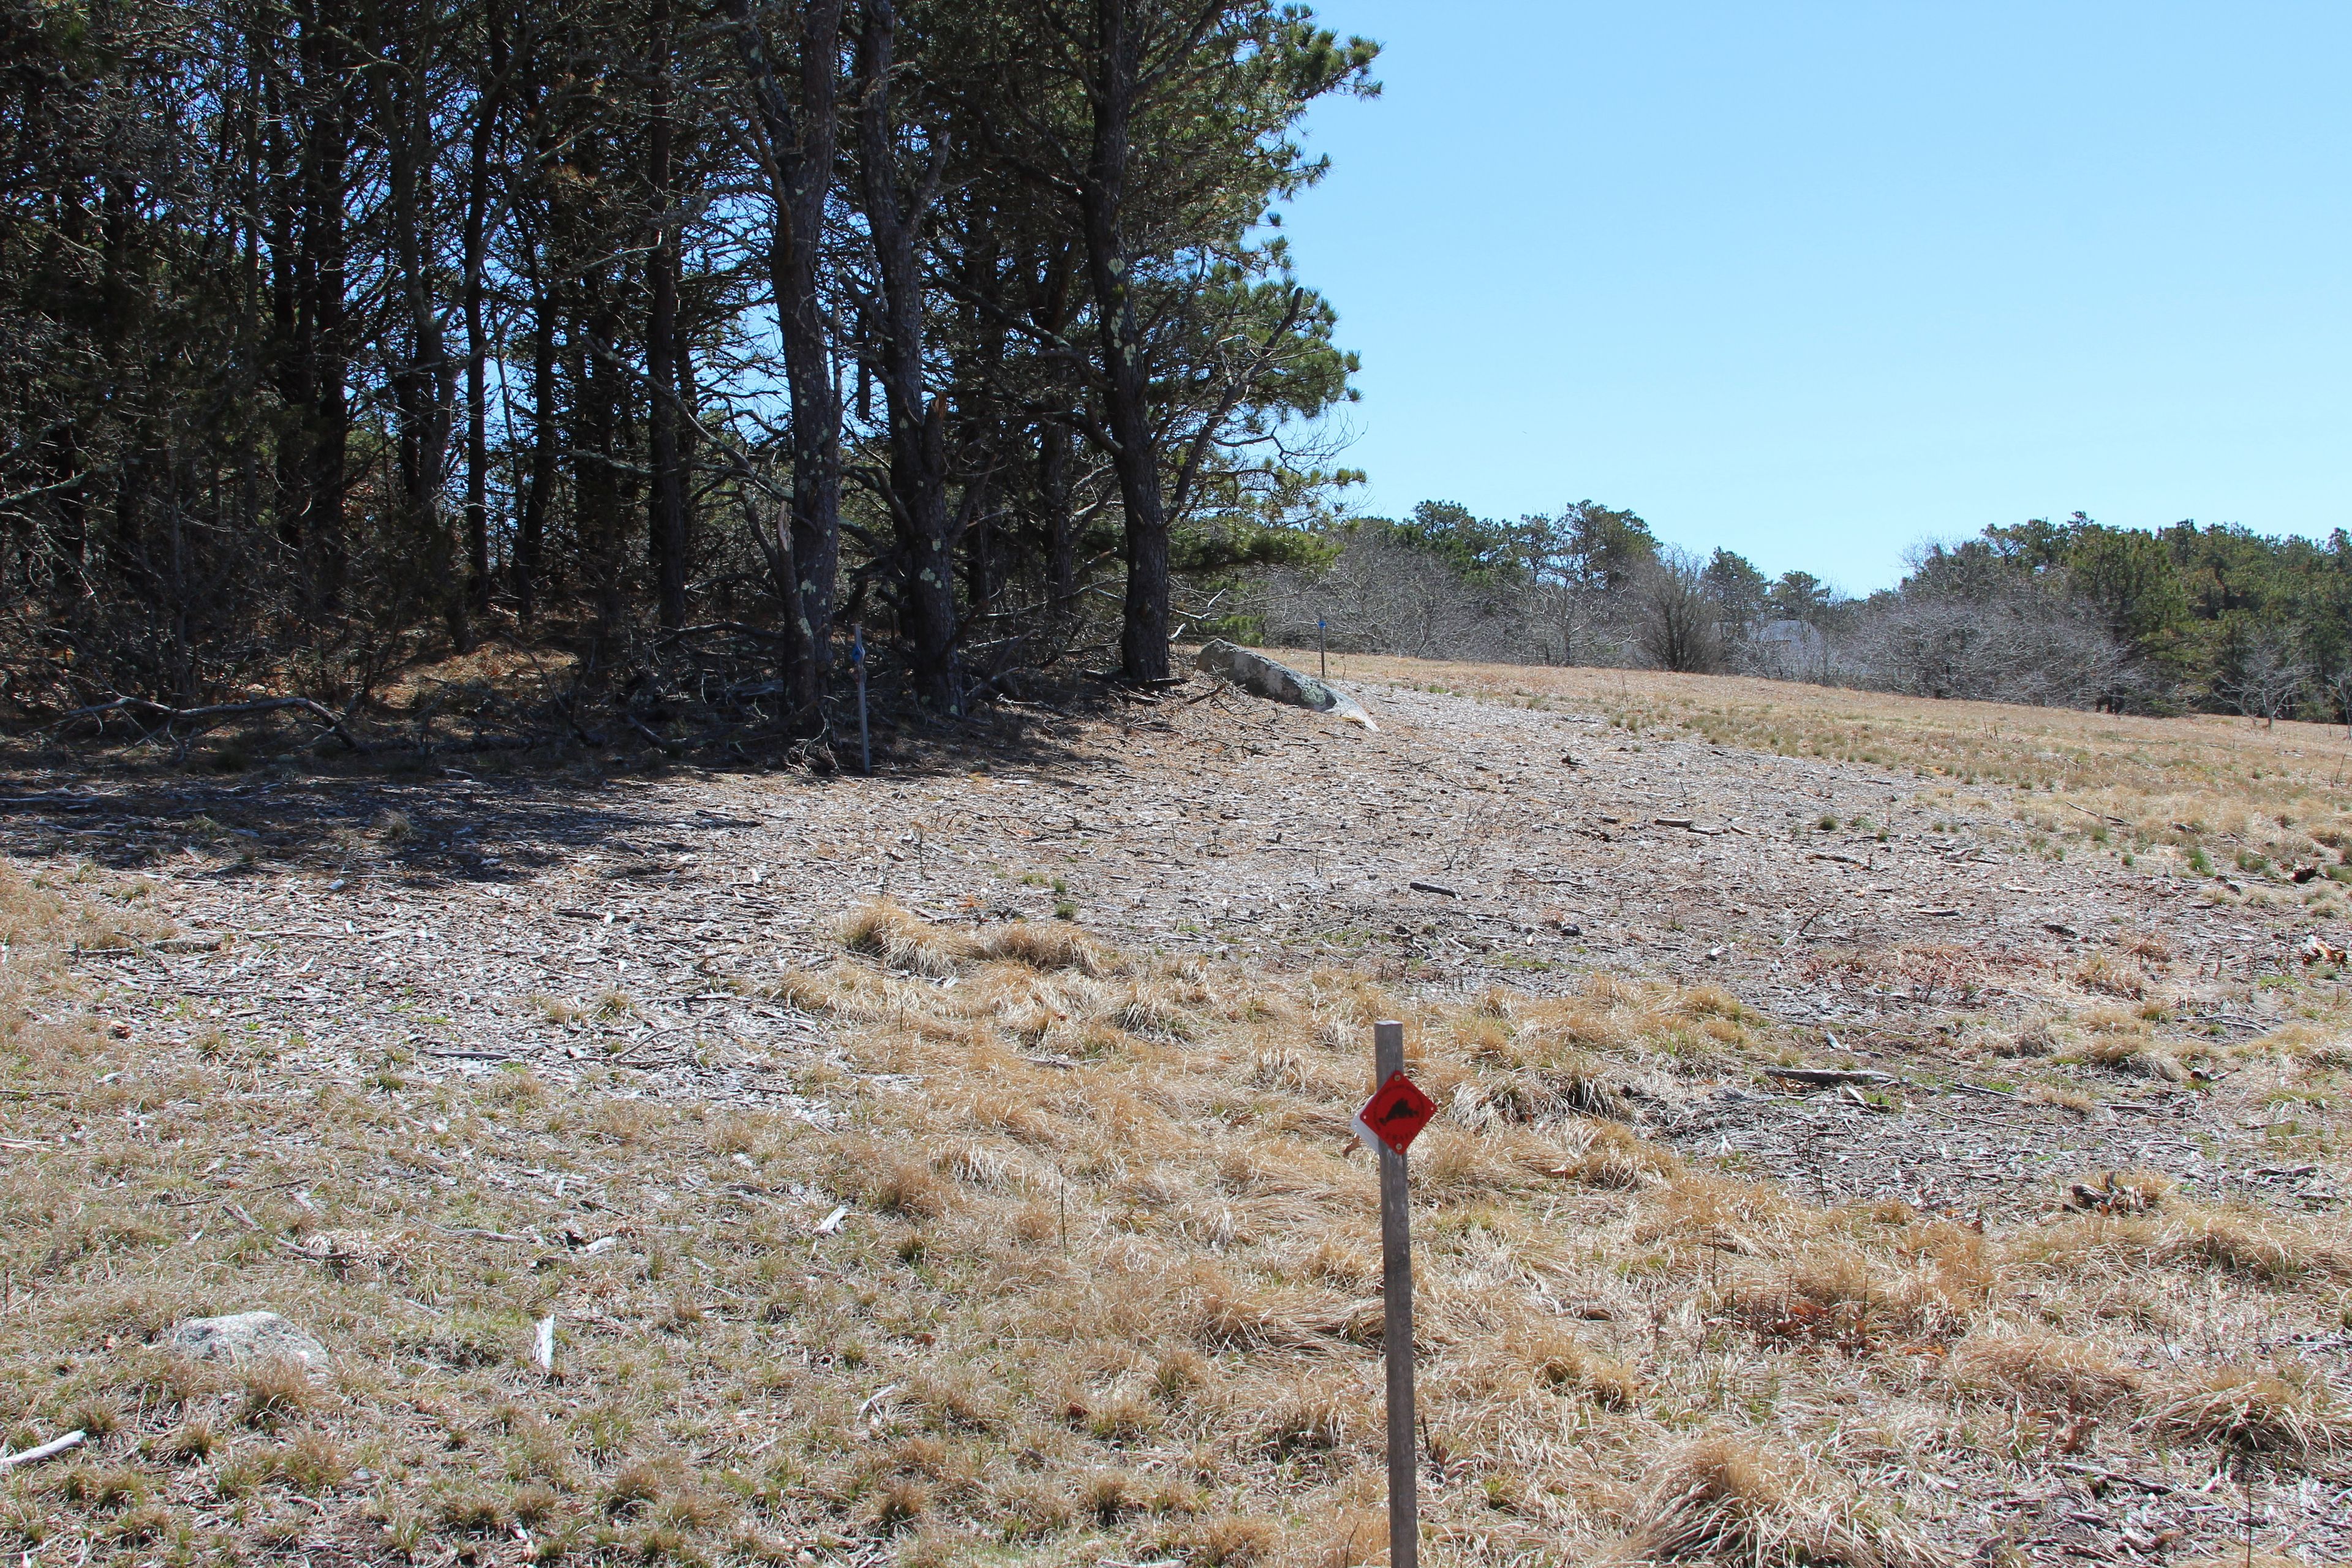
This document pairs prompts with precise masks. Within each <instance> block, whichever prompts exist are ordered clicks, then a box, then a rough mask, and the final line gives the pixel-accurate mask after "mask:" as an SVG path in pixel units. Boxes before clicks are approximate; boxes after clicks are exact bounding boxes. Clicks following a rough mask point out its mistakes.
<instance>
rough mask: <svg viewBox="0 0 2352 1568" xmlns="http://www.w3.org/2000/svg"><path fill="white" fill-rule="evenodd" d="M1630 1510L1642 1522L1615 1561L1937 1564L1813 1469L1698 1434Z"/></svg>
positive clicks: (1866, 1566) (1870, 1566)
mask: <svg viewBox="0 0 2352 1568" xmlns="http://www.w3.org/2000/svg"><path fill="white" fill-rule="evenodd" d="M1637 1512H1638V1516H1639V1517H1641V1518H1642V1519H1643V1521H1644V1522H1643V1525H1642V1526H1641V1527H1640V1528H1639V1529H1638V1530H1636V1531H1633V1533H1632V1534H1631V1535H1630V1536H1628V1537H1627V1538H1626V1539H1625V1541H1624V1542H1622V1545H1621V1547H1620V1548H1619V1551H1618V1552H1616V1553H1614V1554H1613V1560H1615V1561H1618V1562H1640V1563H1693V1562H1698V1563H1740V1564H1747V1565H1750V1568H1795V1565H1797V1564H1812V1563H1843V1564H1845V1565H1847V1568H1885V1565H1888V1564H1894V1563H1932V1562H1935V1561H1936V1560H1937V1558H1936V1555H1935V1554H1934V1553H1933V1552H1929V1551H1927V1549H1926V1547H1925V1543H1923V1542H1919V1541H1917V1540H1916V1538H1914V1537H1913V1536H1912V1535H1911V1533H1910V1532H1909V1531H1906V1530H1904V1529H1903V1528H1901V1527H1900V1526H1898V1525H1895V1524H1894V1523H1892V1522H1891V1521H1885V1520H1884V1519H1882V1518H1878V1517H1874V1516H1872V1515H1871V1514H1869V1513H1867V1512H1865V1511H1864V1510H1861V1509H1859V1508H1857V1507H1856V1506H1855V1500H1853V1498H1852V1497H1851V1496H1850V1495H1841V1493H1840V1491H1839V1489H1836V1488H1835V1487H1834V1486H1833V1485H1832V1483H1831V1482H1830V1481H1829V1479H1828V1478H1827V1477H1825V1476H1824V1475H1823V1474H1822V1472H1821V1470H1820V1468H1819V1467H1817V1466H1815V1465H1811V1464H1808V1463H1806V1462H1805V1461H1803V1460H1802V1459H1801V1458H1796V1457H1794V1456H1792V1455H1790V1454H1787V1453H1782V1452H1776V1451H1774V1450H1773V1449H1770V1448H1768V1447H1764V1446H1762V1445H1760V1444H1758V1443H1755V1442H1752V1441H1748V1440H1744V1439H1742V1438H1739V1437H1736V1436H1707V1437H1702V1438H1700V1439H1699V1440H1697V1441H1696V1442H1694V1443H1692V1444H1690V1445H1689V1446H1687V1447H1685V1448H1683V1449H1682V1450H1681V1451H1680V1452H1678V1453H1676V1454H1675V1455H1674V1456H1673V1457H1672V1458H1669V1459H1667V1460H1666V1461H1665V1462H1664V1463H1663V1464H1661V1465H1660V1466H1659V1467H1658V1468H1657V1469H1656V1470H1655V1471H1654V1472H1653V1474H1652V1475H1651V1476H1650V1478H1649V1479H1648V1481H1647V1483H1646V1485H1645V1487H1644V1489H1643V1497H1642V1501H1641V1504H1640V1506H1639V1509H1638V1510H1637Z"/></svg>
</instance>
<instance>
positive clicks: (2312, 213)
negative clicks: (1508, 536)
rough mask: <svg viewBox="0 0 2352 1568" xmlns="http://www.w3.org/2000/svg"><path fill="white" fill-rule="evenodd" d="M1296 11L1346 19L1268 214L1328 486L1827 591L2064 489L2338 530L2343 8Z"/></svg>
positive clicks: (1331, 1) (1370, 506) (2068, 5)
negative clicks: (1294, 285) (1586, 511)
mask: <svg viewBox="0 0 2352 1568" xmlns="http://www.w3.org/2000/svg"><path fill="white" fill-rule="evenodd" d="M1317 9H1318V13H1319V14H1320V16H1321V18H1322V20H1323V22H1324V23H1325V25H1327V26H1332V27H1335V28H1337V29H1338V30H1339V32H1340V33H1342V34H1343V35H1344V34H1349V33H1357V34H1361V35H1363V36H1365V37H1371V38H1374V39H1377V40H1379V41H1380V42H1381V44H1382V45H1383V46H1384V47H1383V51H1382V56H1381V64H1380V68H1379V75H1380V77H1381V80H1382V81H1383V82H1384V84H1385V88H1386V90H1385V92H1384V93H1383V95H1382V96H1381V98H1379V99H1377V100H1372V101H1370V102H1363V103H1359V102H1340V103H1334V104H1330V105H1328V106H1323V107H1319V108H1318V110H1316V111H1315V113H1314V116H1313V118H1312V120H1311V121H1310V122H1309V126H1308V132H1309V134H1308V138H1307V145H1308V147H1309V149H1310V151H1313V152H1318V153H1329V154H1330V155H1331V158H1332V160H1333V164H1334V167H1333V170H1332V173H1331V174H1330V176H1329V177H1328V180H1326V181H1325V183H1324V184H1322V185H1321V186H1320V187H1319V188H1318V189H1316V190H1314V191H1312V192H1310V193H1308V194H1307V195H1305V196H1304V197H1303V198H1301V199H1300V200H1299V202H1298V203H1297V205H1296V206H1295V207H1294V208H1293V210H1292V211H1291V212H1290V214H1289V216H1287V217H1286V220H1285V227H1286V229H1287V230H1288V232H1289V234H1290V236H1291V238H1292V242H1293V246H1294V248H1295V254H1296V258H1297V267H1298V270H1299V274H1300V276H1301V278H1302V279H1303V280H1305V281H1307V282H1308V283H1310V284H1313V285H1314V286H1316V287H1318V288H1319V289H1323V290H1324V291H1325V292H1326V293H1328V295H1329V296H1330V297H1331V299H1332V300H1333V302H1334V303H1335V304H1336V305H1337V307H1338V309H1339V318H1340V319H1339V327H1340V332H1339V335H1340V339H1341V341H1342V342H1344V343H1345V344H1347V345H1348V346H1349V347H1351V348H1354V349H1357V350H1359V351H1360V352H1361V353H1362V354H1363V357H1364V370H1363V374H1362V377H1361V380H1360V383H1359V384H1360V386H1361V388H1362V391H1363V401H1362V402H1361V403H1360V405H1356V406H1355V407H1354V408H1353V409H1351V410H1349V413H1348V415H1347V416H1346V417H1347V418H1348V420H1349V423H1350V425H1351V426H1352V427H1353V428H1354V430H1355V432H1356V440H1355V443H1354V445H1353V446H1352V447H1350V448H1349V451H1348V452H1347V454H1346V456H1345V458H1344V459H1343V460H1344V461H1346V462H1348V463H1349V465H1351V466H1355V467H1360V468H1368V469H1370V473H1371V483H1370V487H1369V489H1368V491H1359V492H1358V497H1359V501H1360V504H1361V505H1362V506H1363V507H1364V508H1365V509H1366V510H1373V511H1379V512H1384V513H1389V514H1396V513H1401V512H1402V511H1403V510H1407V509H1409V508H1410V507H1411V506H1412V504H1413V502H1415V501H1417V500H1423V499H1424V498H1441V499H1445V500H1459V501H1462V502H1464V503H1465V504H1466V505H1468V506H1469V507H1471V508H1472V509H1473V510H1476V511H1478V512H1480V513H1482V514H1485V515H1489V516H1496V515H1500V516H1511V517H1516V516H1517V515H1518V514H1520V513H1522V512H1528V511H1549V510H1553V509H1555V508H1557V507H1559V505H1561V504H1562V503H1563V502H1566V501H1570V500H1580V499H1582V498H1585V497H1588V496H1589V497H1591V498H1593V499H1595V500H1602V501H1606V502H1609V503H1610V504H1612V505H1616V506H1630V507H1632V508H1633V509H1634V510H1637V511H1640V512H1641V513H1642V514H1643V516H1644V517H1646V518H1648V519H1649V520H1650V521H1651V523H1652V525H1653V526H1654V528H1655V529H1656V531H1658V533H1659V534H1660V535H1661V536H1662V537H1664V538H1666V539H1668V540H1672V541H1674V542H1678V543H1682V544H1686V545H1689V546H1692V547H1694V548H1699V547H1707V546H1712V545H1716V544H1725V545H1728V546H1730V547H1731V548H1733V549H1736V550H1738V551H1741V552H1744V553H1746V554H1747V555H1748V556H1749V557H1750V558H1751V559H1752V560H1754V561H1755V562H1756V563H1757V564H1758V565H1759V566H1761V567H1763V568H1765V569H1766V570H1767V571H1768V572H1771V573H1775V574H1777V573H1779V572H1780V571H1782V570H1784V569H1786V568H1789V567H1792V566H1802V567H1805V568H1807V569H1809V570H1811V571H1813V572H1815V573H1817V574H1820V575H1822V576H1824V577H1827V578H1829V579H1831V580H1832V581H1834V582H1837V583H1839V584H1841V585H1843V586H1844V587H1845V588H1847V589H1849V590H1851V591H1857V592H1866V591H1868V590H1869V589H1872V588H1874V587H1879V586H1883V585H1885V584H1888V583H1891V582H1892V581H1894V580H1895V577H1896V576H1897V575H1898V574H1900V572H1901V569H1902V568H1901V562H1902V555H1903V552H1904V550H1905V548H1906V546H1907V545H1909V544H1910V543H1911V542H1914V541H1916V540H1919V539H1922V538H1926V537H1931V536H1932V537H1937V538H1951V537H1957V536H1960V535H1965V534H1969V533H1973V532H1975V531H1977V530H1979V528H1982V527H1983V526H1984V525H1986V524H1988V523H1995V522H2014V521H2022V520H2023V519H2025V518H2028V517H2035V516H2062V517H2063V515H2065V514H2066V513H2068V512H2070V511H2074V510H2077V509H2080V510H2084V511H2087V512H2089V513H2091V514H2092V515H2093V516H2094V517H2095V518H2097V519H2099V520H2100V521H2103V522H2110V523H2116V524H2119V525H2126V526H2137V527H2147V526H2156V525H2161V524H2164V523H2168V522H2171V521H2177V520H2179V519H2180V518H2186V517H2193V518H2195V519H2197V520H2198V521H2200V522H2208V523H2210V522H2239V523H2243V524H2245V525H2247V526H2249V527H2251V528H2254V529H2257V530H2259V531H2263V532H2266V533H2284V532H2299V533H2309V534H2315V535H2323V536H2324V535H2325V534H2326V531H2328V530H2329V529H2331V528H2335V527H2336V526H2338V525H2343V526H2347V527H2352V86H2347V82H2352V4H2347V3H2345V0H2331V3H2326V4H2310V5H2260V4H2231V5H2221V4H2211V3H2208V4H2202V5H2182V4H2149V3H2144V0H2143V3H2137V4H2129V5H2126V4H2107V3H2101V4H2090V3H2078V0H2037V3H2033V4H2012V3H2010V0H1936V3H1929V0H1882V3H1878V4H1864V3H1860V0H1856V3H1853V4H1811V5H1808V4H1780V3H1774V0H1745V3H1725V4H1683V3H1675V0H1620V3H1615V4H1609V5H1600V4H1566V5H1546V4H1541V3H1517V0H1508V3H1507V0H1459V3H1457V4H1454V5H1428V4H1410V5H1409V4H1404V3H1402V0H1322V3H1321V4H1318V6H1317Z"/></svg>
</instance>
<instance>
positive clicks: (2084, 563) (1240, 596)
mask: <svg viewBox="0 0 2352 1568" xmlns="http://www.w3.org/2000/svg"><path fill="white" fill-rule="evenodd" d="M1316 543H1317V546H1318V552H1317V554H1316V556H1315V558H1314V559H1313V560H1311V561H1307V562H1305V563H1297V564H1292V565H1286V566H1281V567H1276V568H1273V569H1270V570H1268V571H1265V572H1262V573H1259V574H1255V575H1254V576H1252V577H1251V578H1249V579H1248V580H1247V581H1246V582H1245V583H1244V584H1240V585H1239V588H1238V591H1237V592H1236V594H1235V595H1234V598H1233V599H1232V600H1231V601H1230V602H1231V604H1232V605H1234V606H1235V608H1234V614H1233V616H1232V618H1231V620H1230V622H1229V623H1228V625H1229V626H1230V627H1231V628H1232V629H1234V630H1236V631H1239V632H1241V633H1243V634H1244V635H1254V636H1257V637H1264V638H1265V639H1266V640H1268V641H1272V642H1278V643H1288V644H1293V645H1297V644H1300V643H1310V644H1311V643H1312V642H1313V640H1314V639H1315V637H1316V636H1317V632H1318V628H1317V622H1318V619H1319V620H1321V621H1323V622H1324V623H1326V626H1327V629H1326V630H1325V631H1324V633H1323V635H1324V636H1326V637H1328V641H1329V646H1331V647H1336V648H1341V649H1357V650H1361V651H1365V652H1388V653H1402V654H1411V655H1418V656H1425V657H1444V658H1482V659H1500V660H1510V661H1519V662H1528V663H1549V664H1601V665H1608V664H1639V665H1646V666H1650V667H1654V668H1664V669H1674V670H1685V671H1698V672H1706V671H1742V672H1749V673H1759V674H1767V675H1774V676H1780V677H1783V678H1788V679H1810V680H1817V681H1824V682H1833V683H1837V684H1845V685H1856V686H1867V687H1873V688H1877V689H1886V690H1895V691H1904V692H1909V693H1914V694H1916V695H1921V696H1931V697H1967V698H1985V699H1991V700H2002V701H2021V702H2034V703H2042V704H2051V705H2059V706H2066V707H2080V708H2105V709H2111V710H2124V711H2137V712H2153V713H2163V712H2178V711H2182V710H2189V709H2200V710H2210V711H2223V712H2232V713H2242V714H2245V715H2249V716H2251V717H2255V718H2261V719H2264V720H2269V719H2274V718H2286V717H2300V718H2309V719H2323V720H2330V721H2347V722H2352V536H2347V534H2346V533H2345V532H2344V531H2342V530H2340V529H2339V530H2337V531H2336V532H2335V533H2333V534H2332V535H2330V536H2329V538H2328V539H2327V540H2326V542H2313V541H2310V540H2306V539H2300V538H2294V537H2284V538H2274V537H2270V536H2266V535H2263V534H2258V533H2255V532H2252V531H2250V530H2247V529H2244V528H2241V527H2236V526H2217V527H2200V526H2198V525H2197V524H2196V523H2193V522H2180V523H2176V524H2174V525H2173V526H2171V527H2169V528H2165V529H2160V530H2157V531H2144V530H2137V529H2124V528H2111V527H2108V526H2106V525H2105V524H2103V523H2099V522H2095V521H2092V520H2091V519H2090V518H2088V517H2086V516H2084V515H2083V514H2082V513H2080V512H2076V513H2075V514H2074V516H2072V517H2070V518H2068V519H2066V520H2065V521H2063V522H2053V521H2047V520H2043V519H2036V520H2033V521H2029V522H2024V523H2020V524H2016V525H2014V526H1997V527H1992V528H1988V529H1986V530H1985V531H1984V532H1983V533H1982V534H1981V535H1980V536H1979V537H1978V538H1975V539H1970V540H1967V541H1965V542H1960V543H1958V544H1944V543H1931V544H1926V545H1922V546H1920V547H1919V548H1918V549H1916V550H1915V551H1914V552H1913V553H1912V556H1911V570H1910V571H1909V572H1908V573H1907V574H1906V575H1905V576H1904V578H1903V580H1902V582H1901V583H1900V584H1897V585H1896V586H1895V587H1893V588H1889V589H1885V590H1882V591H1881V592H1878V593H1875V594H1873V595H1870V596H1869V597H1867V598H1853V597H1849V596H1847V595H1843V594H1841V593H1839V592H1837V591H1836V590H1834V589H1833V588H1832V587H1831V586H1830V585H1829V584H1827V583H1825V582H1823V581H1822V579H1821V578H1818V577H1816V576H1814V575H1812V574H1811V573H1807V572H1787V573H1783V574H1781V575H1780V577H1779V578H1777V579H1772V578H1767V577H1766V576H1765V575H1764V574H1763V573H1761V572H1759V571H1758V570H1757V569H1756V567H1755V566H1754V565H1753V564H1752V563H1749V562H1748V560H1747V559H1746V558H1745V557H1743V556H1740V555H1738V554H1737V553H1736V552H1731V551H1727V550H1717V551H1715V552H1713V553H1712V554H1710V555H1706V556H1699V555H1695V554H1692V553H1690V552H1685V551H1683V550H1680V549H1678V548H1676V547H1675V546H1673V545H1669V544H1664V543H1662V542H1660V541H1659V540H1658V539H1657V538H1656V537H1655V536H1654V534H1653V533H1652V532H1651V531H1650V529H1649V526H1648V525H1647V524H1646V523H1645V522H1643V520H1642V519H1641V518H1640V517H1639V516H1637V515H1635V514H1634V513H1633V512H1631V511H1627V510H1619V509H1616V508H1612V507H1607V506H1602V505H1601V504H1599V503H1597V502H1593V501H1581V502H1579V503H1577V504H1575V505H1573V506H1570V507H1567V508H1564V509H1562V510H1560V511H1559V513H1558V514H1556V515H1552V516H1528V517H1523V518H1521V519H1519V520H1518V521H1516V522H1506V521H1495V520H1490V519H1485V518H1480V517H1477V516H1475V514H1473V513H1472V512H1471V511H1469V510H1467V509H1466V508H1464V507H1462V506H1459V505H1456V504H1454V503H1452V502H1447V501H1424V502H1423V503H1422V504H1421V505H1420V506H1418V507H1416V508H1414V509H1413V511H1412V515H1411V516H1410V517H1408V518H1405V519H1403V520H1402V521H1398V520H1391V519H1381V518H1370V519H1360V520H1355V521H1349V522H1345V523H1339V524H1332V525H1328V526H1327V527H1325V528H1323V529H1322V530H1320V531H1318V534H1317V536H1316Z"/></svg>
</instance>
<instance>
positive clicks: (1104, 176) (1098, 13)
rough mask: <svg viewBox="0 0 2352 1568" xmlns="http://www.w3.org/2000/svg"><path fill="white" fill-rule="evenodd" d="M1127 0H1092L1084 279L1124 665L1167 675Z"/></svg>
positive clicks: (1163, 560)
mask: <svg viewBox="0 0 2352 1568" xmlns="http://www.w3.org/2000/svg"><path fill="white" fill-rule="evenodd" d="M1132 22H1133V17H1132V16H1130V15H1129V0H1095V49H1096V62H1095V63H1096V76H1095V79H1094V80H1093V81H1092V82H1091V83H1090V84H1089V86H1090V88H1091V91H1090V92H1089V94H1088V96H1089V98H1090V99H1091V100H1092V103H1093V109H1094V144H1093V149H1092V153H1091V154H1090V156H1089V158H1088V160H1087V174H1086V178H1085V180H1084V181H1083V182H1082V183H1081V186H1080V192H1079V207H1080V218H1081V227H1082V228H1083V230H1084V234H1085V238H1086V247H1087V281H1088V282H1089V283H1091V284H1092V285H1093V287H1094V295H1095V314H1096V318H1097V323H1098V329H1099V334H1100V337H1101V342H1102V370H1103V425H1104V426H1105V428H1106V429H1107V430H1108V433H1109V436H1110V459H1111V465H1112V467H1113V468H1114V469H1116V470H1117V472H1118V494H1119V502H1120V505H1121V507H1122V509H1123V510H1124V511H1125V513H1126V541H1127V552H1126V553H1127V600H1126V604H1125V606H1124V613H1123V616H1122V619H1121V625H1120V627H1119V638H1118V647H1119V671H1120V673H1121V674H1122V675H1124V676H1125V677H1126V678H1127V679H1129V680H1136V681H1144V680H1164V679H1167V678H1168V515H1167V512H1166V510H1164V508H1163V505H1162V502H1161V499H1160V443H1159V438H1158V435H1157V433H1156V432H1155V431H1154V430H1153V429H1152V427H1151V407H1150V383H1151V374H1150V364H1149V363H1148V362H1147V360H1146V357H1145V353H1144V350H1145V344H1144V341H1143V331H1142V328H1141V326H1140V325H1139V322H1138V321H1137V319H1136V313H1135V301H1134V300H1133V298H1132V297H1131V295H1130V294H1129V289H1128V283H1129V256H1128V254H1127V247H1126V244H1125V240H1124V237H1123V235H1122V232H1121V229H1122V220H1123V217H1124V210H1123V209H1124V206H1125V200H1126V183H1127V163H1128V138H1129V130H1130V125H1131V121H1132V118H1133V114H1134V109H1135V98H1136V38H1135V35H1134V30H1133V27H1132V26H1131V24H1132Z"/></svg>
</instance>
